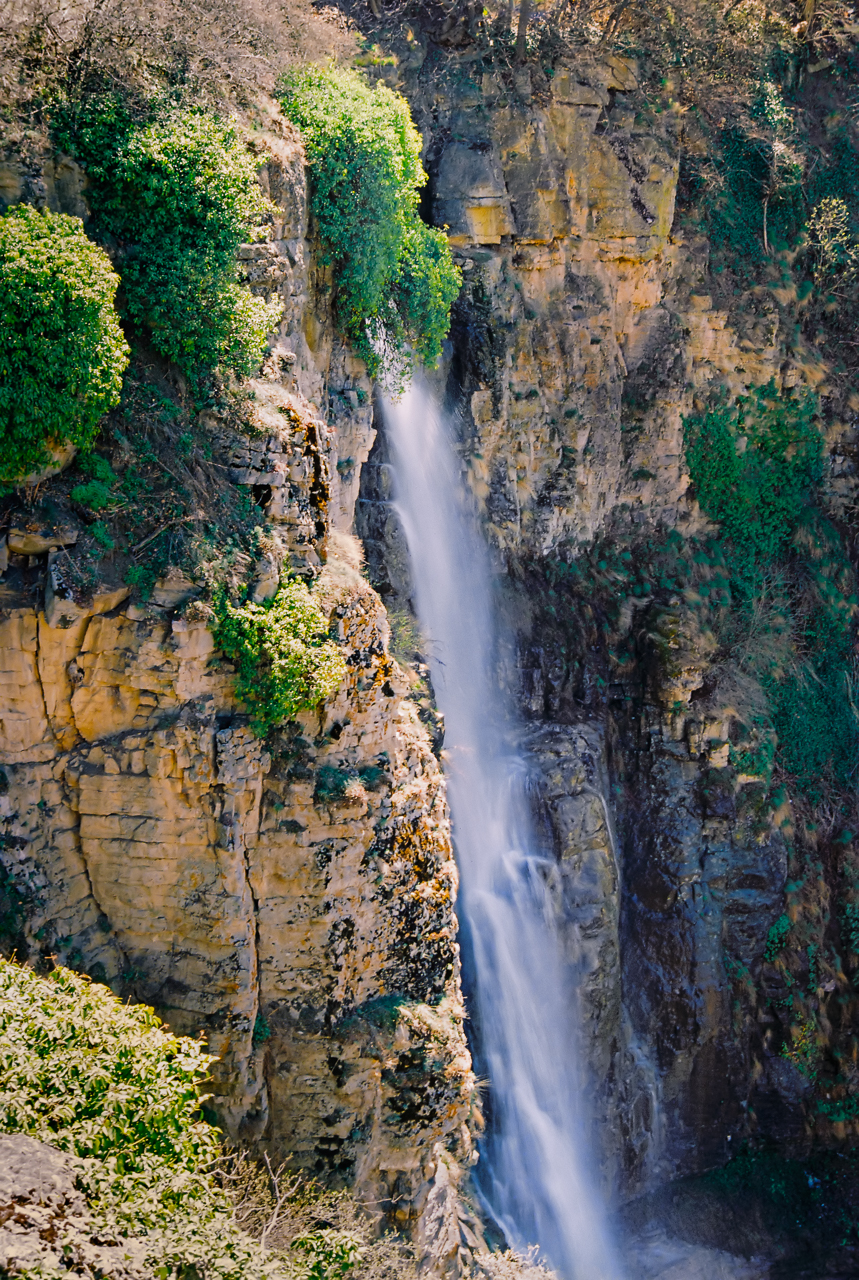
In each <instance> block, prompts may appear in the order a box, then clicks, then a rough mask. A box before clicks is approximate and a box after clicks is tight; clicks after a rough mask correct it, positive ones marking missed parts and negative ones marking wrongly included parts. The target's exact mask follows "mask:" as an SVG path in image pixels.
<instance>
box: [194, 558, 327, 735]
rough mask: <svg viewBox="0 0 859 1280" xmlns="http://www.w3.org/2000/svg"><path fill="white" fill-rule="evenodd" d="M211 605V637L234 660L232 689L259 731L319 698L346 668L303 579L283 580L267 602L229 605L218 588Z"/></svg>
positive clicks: (272, 725) (267, 729)
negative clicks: (234, 679) (284, 583)
mask: <svg viewBox="0 0 859 1280" xmlns="http://www.w3.org/2000/svg"><path fill="white" fill-rule="evenodd" d="M214 606H215V620H214V622H213V624H212V634H213V635H214V637H215V643H216V644H217V645H218V647H219V648H220V649H222V650H223V651H224V653H225V654H226V655H227V657H228V658H229V659H230V661H231V662H233V663H234V664H235V667H236V692H237V693H238V695H239V697H240V698H241V700H242V702H244V703H245V705H246V706H247V707H248V708H249V710H250V712H251V715H252V717H253V725H254V730H255V731H256V732H257V733H258V734H259V735H260V736H261V737H263V736H265V734H267V733H268V732H269V730H270V729H273V728H274V727H275V726H276V725H279V724H283V722H284V721H286V720H289V719H291V718H292V717H293V716H294V715H295V714H296V712H298V711H301V710H303V709H305V708H307V707H314V706H316V705H317V703H319V702H322V701H323V699H325V698H327V697H328V696H329V695H330V694H332V693H333V692H334V690H335V689H336V688H337V686H338V685H339V684H340V682H341V680H342V679H343V677H344V675H345V674H346V663H345V661H344V658H343V655H342V653H341V651H340V649H339V648H338V646H337V645H336V644H335V642H334V641H333V640H329V639H328V623H327V621H326V618H325V615H324V614H323V612H322V610H321V609H320V607H319V604H318V603H317V601H316V600H315V599H314V598H313V596H312V595H311V593H310V591H309V590H308V588H307V586H306V585H305V584H304V583H303V582H301V581H297V580H296V581H294V582H288V583H286V585H285V586H282V587H281V589H280V590H279V591H278V593H277V595H276V596H275V597H274V599H273V600H271V601H269V602H268V603H266V604H252V603H251V604H244V605H239V606H237V605H233V604H232V603H231V602H230V600H229V599H228V597H227V595H226V592H225V591H223V590H220V591H218V592H216V594H215V600H214Z"/></svg>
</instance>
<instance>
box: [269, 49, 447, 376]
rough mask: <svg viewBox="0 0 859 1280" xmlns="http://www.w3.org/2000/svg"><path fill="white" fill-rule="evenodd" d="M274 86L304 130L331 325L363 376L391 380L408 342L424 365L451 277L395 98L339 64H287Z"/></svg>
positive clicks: (403, 109) (439, 332)
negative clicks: (328, 269) (329, 281)
mask: <svg viewBox="0 0 859 1280" xmlns="http://www.w3.org/2000/svg"><path fill="white" fill-rule="evenodd" d="M280 92H281V101H282V104H283V109H284V112H285V114H286V115H287V116H288V117H289V118H290V119H291V120H292V121H293V122H294V123H295V124H297V125H298V126H299V128H300V129H301V131H302V135H303V137H304V144H305V148H306V151H307V161H308V165H309V168H310V176H311V209H312V212H313V216H314V218H315V221H316V225H317V228H318V231H319V237H320V239H321V241H322V245H323V248H324V252H325V254H326V255H327V258H328V261H329V262H330V263H331V264H332V265H333V267H334V280H335V298H334V307H335V316H336V320H337V324H338V326H339V328H340V330H341V331H342V332H343V333H344V334H345V336H346V337H347V338H348V339H349V340H350V341H351V342H352V343H353V344H354V346H355V348H356V350H358V351H359V352H360V354H361V355H362V356H363V357H364V359H365V360H366V361H367V364H368V366H369V368H370V370H371V372H372V373H377V372H378V371H379V370H380V368H381V369H385V370H386V372H387V373H388V375H389V376H390V377H393V378H394V379H396V377H397V370H401V369H402V368H403V367H404V363H405V361H404V355H405V349H406V347H407V346H408V345H410V346H411V347H412V348H413V350H414V353H415V355H416V356H417V357H418V359H419V360H422V361H423V362H424V363H426V364H429V365H432V364H434V363H435V361H436V360H437V359H438V356H439V354H440V353H441V346H442V342H443V341H444V339H445V337H446V336H447V332H448V329H449V327H450V307H451V303H452V302H453V300H454V298H455V297H456V295H457V292H458V291H459V287H460V284H461V277H460V273H459V270H458V268H457V267H455V266H454V264H453V261H452V259H451V255H450V249H449V247H448V244H447V240H446V238H445V236H444V235H443V233H442V232H441V231H438V230H435V229H433V228H431V227H428V226H426V224H425V223H423V222H422V221H421V219H420V217H419V216H418V192H419V189H420V188H421V187H422V186H423V185H424V183H425V182H426V174H425V172H424V169H423V166H422V164H421V159H420V154H421V140H420V135H419V134H418V131H417V129H416V128H415V126H414V123H413V122H412V118H411V115H410V113H409V108H408V105H407V103H406V101H405V99H403V98H402V97H400V95H399V94H396V93H393V92H392V91H391V90H390V89H388V88H386V87H385V86H384V85H381V84H377V85H376V86H374V87H372V88H371V87H370V86H369V85H368V84H367V82H366V81H365V80H364V79H363V78H362V76H360V75H359V74H358V73H357V72H354V71H348V70H344V69H342V68H326V69H320V68H316V67H303V68H301V69H299V70H295V71H291V72H289V73H288V74H287V75H286V76H285V77H284V78H283V80H282V82H281V89H280Z"/></svg>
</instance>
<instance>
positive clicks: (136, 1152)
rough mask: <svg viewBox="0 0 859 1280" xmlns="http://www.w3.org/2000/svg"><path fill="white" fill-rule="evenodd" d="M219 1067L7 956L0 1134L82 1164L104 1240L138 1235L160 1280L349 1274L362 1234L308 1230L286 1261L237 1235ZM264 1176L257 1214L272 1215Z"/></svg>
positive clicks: (84, 991)
mask: <svg viewBox="0 0 859 1280" xmlns="http://www.w3.org/2000/svg"><path fill="white" fill-rule="evenodd" d="M210 1062H211V1058H210V1057H209V1056H208V1054H206V1052H205V1051H204V1048H203V1046H202V1044H200V1043H199V1042H198V1041H195V1040H190V1039H187V1038H185V1037H181V1036H173V1035H171V1034H170V1033H169V1032H167V1031H165V1030H164V1028H163V1027H162V1026H161V1023H160V1022H159V1020H158V1018H156V1017H155V1015H154V1013H153V1012H152V1010H151V1009H148V1008H146V1007H145V1006H143V1005H125V1004H122V1003H121V1002H120V1001H119V1000H118V999H117V998H116V997H115V996H114V995H113V994H112V993H111V992H110V991H109V990H108V989H107V988H106V987H103V986H98V985H96V984H95V983H91V982H90V981H89V979H88V978H84V977H81V976H79V975H77V974H74V973H71V972H69V971H68V970H66V969H55V970H54V971H53V973H51V974H49V975H48V976H47V977H44V978H43V977H38V976H37V975H36V974H35V973H33V972H32V971H31V970H29V969H25V968H21V967H20V966H19V965H17V964H15V963H13V962H11V961H8V960H2V959H0V1099H2V1107H0V1132H5V1133H26V1134H28V1135H29V1136H31V1137H33V1138H36V1139H38V1140H39V1141H41V1142H48V1143H50V1144H51V1145H52V1146H54V1147H57V1148H59V1149H60V1150H61V1151H67V1152H69V1153H70V1154H72V1155H75V1156H77V1157H79V1159H80V1165H79V1173H78V1184H79V1186H80V1187H81V1189H82V1190H83V1191H84V1193H85V1195H86V1197H87V1200H88V1203H89V1208H90V1210H91V1212H92V1214H93V1218H94V1223H93V1227H94V1232H95V1236H96V1238H97V1237H98V1235H99V1234H103V1235H104V1236H105V1237H106V1238H107V1239H116V1237H117V1235H119V1237H120V1242H121V1239H122V1237H132V1238H133V1239H136V1240H137V1241H138V1242H139V1243H140V1244H141V1245H142V1256H141V1252H139V1251H138V1252H137V1256H138V1258H139V1260H140V1261H141V1262H143V1263H144V1265H145V1266H146V1267H147V1268H148V1269H150V1270H151V1271H152V1272H153V1273H154V1274H155V1275H157V1276H158V1277H160V1280H172V1278H173V1277H176V1278H177V1280H178V1278H179V1277H184V1278H185V1280H187V1277H188V1276H193V1275H195V1276H201V1277H203V1276H204V1277H206V1280H310V1277H314V1280H343V1277H344V1276H345V1275H347V1274H348V1272H349V1271H350V1270H351V1268H352V1266H353V1265H354V1263H355V1262H356V1261H357V1260H358V1259H359V1257H360V1254H361V1246H360V1242H359V1240H358V1239H357V1238H356V1236H355V1234H354V1233H352V1232H348V1231H336V1230H330V1229H329V1230H320V1231H311V1232H306V1233H304V1234H303V1235H302V1237H301V1238H299V1239H296V1240H295V1241H294V1242H291V1243H292V1245H293V1257H292V1258H291V1259H288V1258H287V1257H285V1256H284V1255H283V1254H282V1253H281V1254H278V1253H273V1252H270V1251H268V1250H266V1249H265V1248H263V1247H262V1245H261V1244H259V1243H258V1242H257V1240H255V1239H253V1238H252V1237H251V1236H250V1235H248V1234H247V1233H246V1232H244V1231H242V1230H241V1229H240V1228H239V1226H238V1224H237V1222H236V1218H235V1215H234V1204H233V1200H232V1199H231V1198H230V1196H229V1195H228V1194H227V1192H226V1190H225V1189H224V1187H223V1186H222V1184H221V1182H220V1181H219V1180H218V1176H217V1171H218V1168H224V1167H228V1166H229V1162H228V1161H225V1157H224V1153H223V1150H222V1147H221V1134H220V1132H219V1130H218V1129H216V1128H215V1127H214V1126H213V1125H211V1124H209V1123H208V1122H207V1121H206V1120H205V1119H203V1118H202V1116H201V1107H202V1104H203V1103H204V1101H205V1098H206V1095H205V1094H203V1093H202V1092H201V1089H202V1086H203V1084H204V1082H205V1078H206V1075H207V1072H208V1068H209V1064H210ZM257 1182H258V1179H257V1180H252V1182H251V1184H250V1190H251V1192H252V1193H255V1194H256V1196H257V1197H259V1198H260V1203H259V1204H258V1206H257V1209H256V1211H255V1216H256V1218H257V1219H259V1218H260V1217H262V1218H263V1220H267V1219H268V1217H269V1213H270V1206H267V1204H266V1199H267V1197H265V1196H264V1195H263V1196H261V1197H260V1192H259V1187H258V1185H257ZM251 1208H252V1209H253V1206H251ZM243 1211H244V1214H245V1216H247V1215H248V1205H247V1203H244V1204H243ZM251 1216H254V1215H253V1214H252V1215H251ZM19 1274H23V1275H25V1276H26V1275H28V1274H29V1275H33V1276H34V1277H35V1276H36V1275H44V1274H46V1273H44V1272H43V1271H40V1270H34V1271H27V1270H26V1269H25V1270H24V1271H23V1272H22V1273H19ZM49 1274H50V1275H51V1276H53V1275H54V1274H56V1275H58V1276H59V1275H66V1274H70V1273H69V1272H68V1271H66V1270H64V1269H60V1270H59V1271H57V1272H50V1273H49Z"/></svg>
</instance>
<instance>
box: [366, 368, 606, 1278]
mask: <svg viewBox="0 0 859 1280" xmlns="http://www.w3.org/2000/svg"><path fill="white" fill-rule="evenodd" d="M385 420H386V424H387V428H388V434H389V437H390V442H391V446H392V452H393V458H394V472H395V481H394V483H395V496H396V498H397V510H398V512H399V514H400V518H401V520H402V524H403V527H404V530H405V534H406V539H407V542H408V547H409V552H410V556H411V562H412V571H413V578H414V583H415V597H416V605H417V611H418V615H419V618H420V622H421V624H422V627H423V629H424V632H425V634H426V636H427V638H428V648H429V653H428V661H429V664H430V670H431V672H432V680H433V686H434V689H435V694H436V698H437V701H438V704H439V707H440V709H441V711H442V712H443V714H444V718H445V748H446V767H447V773H448V779H449V797H450V806H451V812H452V816H453V826H454V839H455V843H456V849H457V858H458V862H459V867H460V878H461V886H462V887H461V895H460V905H459V910H460V918H461V919H462V921H463V927H464V929H465V930H466V931H467V934H468V937H469V939H470V945H471V949H472V954H473V967H474V982H473V985H474V988H475V990H474V999H475V1000H476V1006H477V1007H476V1009H475V1011H474V1012H475V1016H476V1022H477V1025H478V1026H479V1034H480V1043H481V1053H482V1057H483V1062H482V1064H481V1065H482V1066H483V1067H484V1068H485V1070H486V1072H487V1074H488V1076H489V1080H490V1090H491V1110H490V1118H489V1124H488V1127H487V1134H486V1137H485V1140H484V1142H483V1144H482V1149H481V1161H480V1164H479V1166H478V1180H479V1185H480V1188H481V1194H482V1195H483V1197H484V1199H485V1202H486V1206H487V1208H488V1210H489V1211H490V1213H491V1214H492V1216H493V1217H494V1218H495V1219H496V1221H497V1222H498V1223H499V1225H500V1226H501V1227H502V1229H503V1231H504V1233H505V1235H506V1236H507V1238H508V1239H509V1240H510V1242H511V1243H512V1244H513V1245H514V1246H515V1247H516V1248H519V1249H525V1248H527V1247H528V1246H529V1245H531V1244H534V1243H536V1244H539V1246H540V1249H541V1252H542V1255H543V1256H544V1257H545V1258H546V1260H547V1261H548V1262H549V1263H550V1265H551V1266H552V1267H553V1268H554V1269H555V1270H557V1271H558V1272H559V1274H560V1275H561V1276H563V1277H564V1280H617V1277H619V1275H620V1269H619V1266H618V1264H617V1262H616V1260H615V1257H614V1252H613V1248H612V1245H611V1241H610V1238H609V1233H608V1229H607V1226H606V1221H605V1211H604V1207H603V1205H602V1203H601V1200H600V1197H599V1194H598V1193H597V1191H596V1189H595V1187H594V1186H593V1182H592V1177H591V1170H590V1168H589V1163H590V1162H589V1160H588V1159H587V1156H586V1149H585V1142H584V1138H583V1132H584V1127H585V1126H584V1123H583V1117H582V1110H583V1108H582V1099H581V1095H582V1088H581V1082H580V1079H579V1074H578V1068H577V1065H576V1063H577V1054H576V1048H575V1044H576V1036H575V1026H574V1025H571V1023H573V1022H574V1018H573V1017H572V1016H571V1004H572V1002H571V1000H570V998H569V993H568V992H567V990H566V987H565V979H564V969H563V964H562V957H561V949H560V942H559V939H558V937H557V933H556V929H555V925H554V913H553V910H552V903H551V900H550V881H551V876H552V869H553V863H552V859H551V856H550V855H549V856H547V855H546V853H545V852H544V851H542V850H541V849H540V847H539V845H538V842H537V840H536V835H535V831H534V827H533V823H532V818H531V814H530V808H529V804H528V797H527V788H526V778H527V769H526V767H525V763H524V761H523V760H522V759H521V758H520V757H518V756H517V754H516V752H515V751H514V750H513V749H512V748H511V747H510V745H509V738H510V733H509V730H510V726H511V723H512V722H513V720H514V715H513V712H512V708H510V707H508V706H505V705H504V697H503V694H502V693H501V691H500V690H499V688H498V686H497V682H496V680H495V678H494V675H493V670H494V655H495V647H496V633H495V622H494V616H493V604H492V596H491V576H490V563H489V557H488V554H487V551H486V548H485V546H484V544H483V541H482V539H481V536H480V532H479V529H478V526H477V523H476V521H475V519H474V518H473V517H472V516H471V515H470V514H469V510H468V504H467V503H466V501H465V495H464V490H463V486H462V483H461V475H460V466H459V462H458V460H457V458H456V455H455V453H454V450H453V447H452V443H451V440H450V438H449V435H448V431H447V429H446V424H445V422H444V421H443V419H442V417H441V415H440V414H439V413H438V412H437V411H436V409H435V406H434V404H433V401H432V399H431V397H430V394H429V392H428V391H427V390H426V389H425V388H424V387H423V386H421V385H420V384H418V383H415V384H413V386H412V387H411V389H410V390H409V391H408V392H407V393H406V394H405V395H404V396H403V397H402V398H401V399H400V400H399V401H398V402H396V403H391V402H389V403H387V404H386V405H385Z"/></svg>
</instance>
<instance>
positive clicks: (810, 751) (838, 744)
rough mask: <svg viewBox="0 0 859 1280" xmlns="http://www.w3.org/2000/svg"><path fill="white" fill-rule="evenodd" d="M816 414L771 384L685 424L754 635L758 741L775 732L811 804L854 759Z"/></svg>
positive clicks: (845, 615) (701, 493)
mask: <svg viewBox="0 0 859 1280" xmlns="http://www.w3.org/2000/svg"><path fill="white" fill-rule="evenodd" d="M815 410H816V402H815V399H814V397H813V396H812V395H811V394H809V393H806V394H805V395H804V396H803V397H799V398H794V399H784V398H781V397H779V396H778V395H777V394H776V392H775V388H774V387H773V385H772V384H769V385H768V386H766V387H763V388H759V389H758V390H757V391H755V392H753V393H752V394H751V395H750V396H748V397H745V398H743V399H741V400H740V402H739V403H738V404H737V405H736V406H735V407H733V408H731V407H729V406H727V405H726V404H722V405H719V406H716V407H715V408H714V409H712V410H711V411H710V412H709V413H706V414H701V415H697V416H694V417H691V418H688V419H687V420H686V423H685V444H686V456H687V460H688V463H689V471H690V475H691V477H692V480H693V482H694V484H695V489H696V493H697V496H698V500H699V502H700V503H701V506H702V508H703V509H704V511H705V512H706V514H707V515H708V516H710V518H711V519H713V520H715V521H717V522H718V523H719V525H720V526H721V534H722V537H723V538H724V540H725V557H726V564H727V568H728V572H729V577H730V586H731V598H732V602H733V621H732V627H733V629H734V631H737V630H738V629H739V630H741V631H743V630H744V631H745V632H746V634H747V635H748V636H751V635H752V634H753V633H754V631H755V630H757V631H758V633H759V634H758V635H757V637H756V641H755V643H754V645H748V646H747V648H748V650H749V654H748V657H747V658H746V660H745V661H746V665H747V666H749V667H750V669H751V671H752V672H753V674H754V676H755V678H756V679H757V680H758V681H759V682H760V685H761V687H762V689H763V690H764V692H765V695H766V703H767V709H766V712H765V714H764V715H762V716H761V717H760V718H759V720H758V722H757V724H756V726H755V735H754V736H756V738H757V739H758V741H759V742H760V743H761V745H762V746H763V744H765V743H766V741H767V740H768V739H769V738H770V737H771V735H773V734H774V735H775V738H776V740H777V746H776V759H777V760H778V762H779V764H780V765H781V767H782V768H783V769H784V770H785V771H786V772H787V773H788V774H789V775H790V776H791V777H792V778H793V779H794V781H795V783H796V786H797V788H798V790H799V791H800V792H801V793H802V794H803V795H805V797H806V798H807V799H808V800H810V801H811V802H812V803H813V804H816V803H817V802H818V801H820V800H821V799H822V798H823V795H824V794H825V792H826V789H827V787H828V786H829V785H831V784H833V783H834V784H837V785H840V786H847V785H848V782H849V779H850V777H851V775H852V773H853V771H854V769H855V766H856V761H857V753H859V716H857V709H856V707H855V705H854V701H853V698H852V683H851V674H852V654H851V649H852V629H853V619H854V616H855V613H856V609H857V603H856V591H855V588H856V584H855V578H854V574H853V571H852V569H851V567H850V563H849V559H848V556H847V553H846V550H845V548H844V545H843V541H842V538H841V536H840V534H839V532H838V530H837V529H835V527H834V526H833V525H832V524H831V522H830V521H828V520H827V519H826V518H825V517H824V515H823V514H822V512H821V510H820V506H819V497H820V488H821V483H822V480H823V478H824V458H823V449H822V440H821V437H820V434H819V432H818V430H817V427H816V426H815V423H814V414H815ZM765 602H767V603H766V605H765ZM764 619H765V620H766V623H765V626H764V628H763V631H761V622H762V620H764ZM734 759H735V763H739V762H740V761H739V759H738V757H737V755H736V753H734ZM746 767H749V766H748V762H746ZM751 771H752V772H754V771H755V770H754V769H751Z"/></svg>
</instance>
